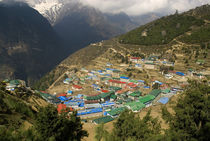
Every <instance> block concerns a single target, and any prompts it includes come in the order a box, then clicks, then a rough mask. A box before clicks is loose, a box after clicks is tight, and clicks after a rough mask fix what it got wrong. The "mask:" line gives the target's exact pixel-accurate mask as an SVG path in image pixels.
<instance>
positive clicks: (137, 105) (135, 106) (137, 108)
mask: <svg viewBox="0 0 210 141" xmlns="http://www.w3.org/2000/svg"><path fill="white" fill-rule="evenodd" d="M125 106H126V107H127V108H128V109H131V110H132V111H133V112H139V111H140V110H141V109H143V108H145V107H146V105H145V104H143V103H142V102H136V101H133V102H129V103H126V104H125Z"/></svg>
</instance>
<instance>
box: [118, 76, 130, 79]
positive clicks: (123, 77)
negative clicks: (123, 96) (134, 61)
mask: <svg viewBox="0 0 210 141" xmlns="http://www.w3.org/2000/svg"><path fill="white" fill-rule="evenodd" d="M120 78H122V79H129V77H126V76H120Z"/></svg>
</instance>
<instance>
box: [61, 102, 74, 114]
mask: <svg viewBox="0 0 210 141" xmlns="http://www.w3.org/2000/svg"><path fill="white" fill-rule="evenodd" d="M57 110H58V113H59V114H60V113H62V112H68V111H73V110H74V109H73V108H72V107H70V108H67V107H66V104H59V105H58V108H57Z"/></svg>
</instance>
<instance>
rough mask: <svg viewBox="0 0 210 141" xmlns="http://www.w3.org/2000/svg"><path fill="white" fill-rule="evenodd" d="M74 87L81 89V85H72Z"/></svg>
mask: <svg viewBox="0 0 210 141" xmlns="http://www.w3.org/2000/svg"><path fill="white" fill-rule="evenodd" d="M73 87H74V88H77V89H82V87H81V86H78V85H73Z"/></svg>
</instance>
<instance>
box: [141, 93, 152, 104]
mask: <svg viewBox="0 0 210 141" xmlns="http://www.w3.org/2000/svg"><path fill="white" fill-rule="evenodd" d="M153 99H155V96H153V95H146V96H144V97H141V98H139V101H140V102H142V103H144V104H145V103H147V102H150V101H152V100H153Z"/></svg>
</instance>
